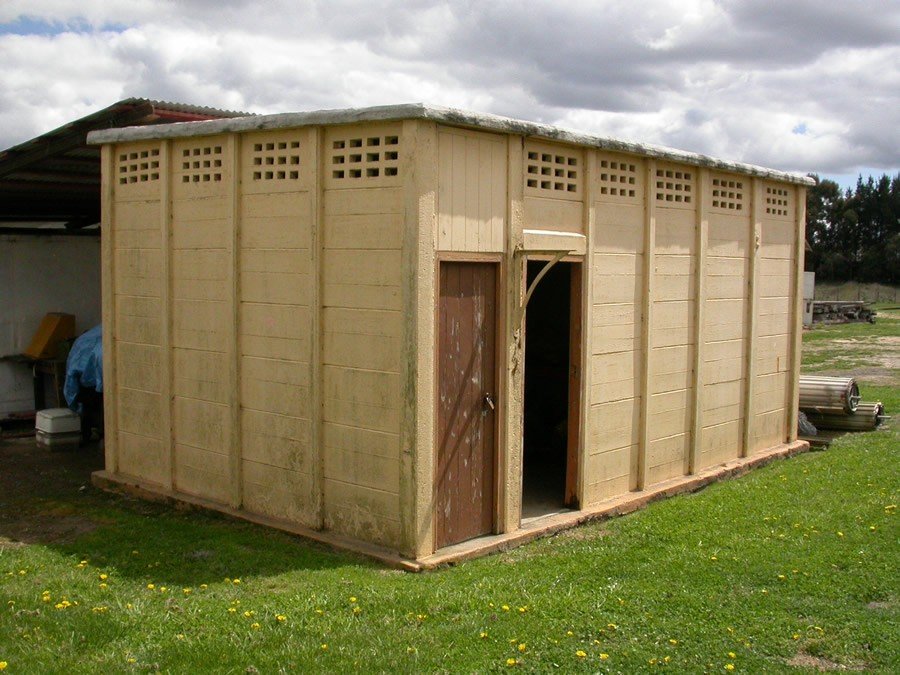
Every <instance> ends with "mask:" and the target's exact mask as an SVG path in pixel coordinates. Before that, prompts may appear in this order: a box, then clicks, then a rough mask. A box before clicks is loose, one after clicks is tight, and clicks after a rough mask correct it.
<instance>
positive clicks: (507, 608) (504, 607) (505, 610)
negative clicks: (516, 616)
mask: <svg viewBox="0 0 900 675" xmlns="http://www.w3.org/2000/svg"><path fill="white" fill-rule="evenodd" d="M500 609H502V610H503V611H504V612H508V611H509V605H503V606H502V607H501V608H500Z"/></svg>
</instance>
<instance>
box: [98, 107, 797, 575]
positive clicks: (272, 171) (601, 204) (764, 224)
mask: <svg viewBox="0 0 900 675" xmlns="http://www.w3.org/2000/svg"><path fill="white" fill-rule="evenodd" d="M90 140H91V142H93V143H95V144H102V145H103V151H102V158H103V159H102V162H103V203H102V211H103V223H102V229H103V234H102V259H103V282H102V283H103V316H104V346H105V352H104V359H105V361H104V368H105V387H106V429H107V439H106V470H105V471H104V472H101V474H99V475H98V476H97V480H98V482H100V483H103V484H105V485H110V484H115V483H120V484H125V485H134V486H138V487H140V488H143V489H144V490H147V491H150V492H153V493H157V494H161V495H167V496H171V497H175V498H178V499H182V500H186V501H190V502H195V503H200V504H203V505H205V506H209V507H212V508H217V509H220V510H223V511H226V512H229V513H235V514H238V515H242V516H244V517H247V518H249V519H251V520H256V521H258V522H265V523H268V524H273V525H276V526H280V527H284V528H286V529H289V530H293V531H297V532H301V533H304V534H308V535H310V536H314V537H317V538H320V539H325V540H328V541H332V542H335V543H343V544H345V545H348V546H352V547H356V548H360V549H364V550H367V551H369V552H375V553H381V554H383V555H384V556H385V557H389V556H390V555H396V556H398V559H399V558H403V559H408V560H418V561H425V562H426V563H427V562H428V561H435V560H440V559H443V558H441V556H442V555H444V556H452V555H453V554H454V553H456V554H459V555H462V554H464V553H465V551H475V550H478V549H479V548H481V549H485V548H489V547H490V546H496V545H503V544H504V542H506V543H509V542H514V541H516V539H517V537H518V538H519V539H521V538H522V537H523V536H524V535H525V534H527V533H528V532H536V531H539V530H540V528H541V527H542V523H543V524H547V523H562V524H571V523H574V522H577V521H578V520H580V519H583V518H584V517H586V516H589V515H591V514H597V513H602V512H604V510H606V511H609V510H610V509H613V510H614V508H615V507H616V505H620V506H621V505H622V504H626V503H634V499H635V498H637V499H638V501H639V500H640V499H641V498H642V495H644V496H646V495H657V494H664V493H665V494H668V493H669V492H671V491H672V490H674V489H677V488H678V486H685V485H692V484H693V485H696V484H697V483H696V479H697V478H698V477H703V476H715V475H720V474H721V473H722V471H724V470H725V469H728V470H733V468H734V467H736V466H744V465H747V466H749V465H750V464H752V463H753V462H754V458H764V457H769V456H773V455H776V454H778V453H786V452H790V451H792V450H796V449H798V448H800V447H801V446H802V443H798V442H797V437H796V426H797V425H796V417H797V396H798V387H797V380H798V369H799V364H800V333H801V319H802V283H803V275H802V270H803V252H804V247H803V242H804V226H805V192H806V186H807V185H809V184H810V181H809V180H808V179H807V178H805V177H803V176H798V175H794V174H787V173H782V172H778V171H772V170H768V169H763V168H760V167H755V166H749V165H744V164H738V163H734V162H724V161H719V160H715V159H712V158H709V157H704V156H700V155H695V154H690V153H685V152H679V151H675V150H669V149H664V148H658V147H650V146H643V145H637V144H630V143H625V142H621V141H616V140H612V139H608V138H601V137H596V136H590V135H585V134H577V133H571V132H566V131H562V130H560V129H557V128H554V127H550V126H546V125H541V124H533V123H528V122H522V121H517V120H511V119H506V118H500V117H494V116H488V115H478V114H473V113H467V112H462V111H458V110H450V109H444V108H434V107H429V106H425V105H418V104H415V105H400V106H389V107H380V108H367V109H357V110H338V111H321V112H311V113H298V114H283V115H272V116H258V117H253V118H242V119H227V120H216V121H209V122H195V123H189V124H169V125H160V126H154V127H146V128H130V129H112V130H108V131H100V132H94V133H93V134H92V135H91V137H90ZM691 481H694V482H693V483H692V482H691ZM628 500H632V501H631V502H628ZM463 542H468V543H463Z"/></svg>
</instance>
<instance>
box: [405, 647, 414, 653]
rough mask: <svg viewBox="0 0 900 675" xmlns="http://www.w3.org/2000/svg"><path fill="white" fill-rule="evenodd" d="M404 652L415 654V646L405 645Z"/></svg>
mask: <svg viewBox="0 0 900 675" xmlns="http://www.w3.org/2000/svg"><path fill="white" fill-rule="evenodd" d="M406 653H407V654H415V653H416V648H415V647H407V648H406Z"/></svg>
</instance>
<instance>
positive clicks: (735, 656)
mask: <svg viewBox="0 0 900 675" xmlns="http://www.w3.org/2000/svg"><path fill="white" fill-rule="evenodd" d="M728 658H729V659H736V658H737V654H735V653H734V652H728Z"/></svg>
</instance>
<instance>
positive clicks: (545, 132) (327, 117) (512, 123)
mask: <svg viewBox="0 0 900 675" xmlns="http://www.w3.org/2000/svg"><path fill="white" fill-rule="evenodd" d="M408 119H426V120H432V121H435V122H443V123H445V124H451V125H455V126H464V127H471V128H476V129H486V130H489V131H497V132H504V133H511V134H519V135H522V136H533V137H535V138H541V139H546V140H553V141H560V142H563V143H571V144H573V145H581V146H586V147H592V148H598V149H601V150H611V151H615V152H624V153H629V154H634V155H641V156H645V157H653V158H655V159H664V160H670V161H674V162H682V163H684V164H692V165H694V166H699V167H707V168H711V169H718V170H721V171H730V172H733V173H743V174H748V175H751V176H757V177H760V178H768V179H771V180H777V181H782V182H787V183H795V184H798V185H807V186H809V185H815V181H814V180H813V179H812V178H810V177H809V176H805V175H803V174H800V173H792V172H788V171H778V170H775V169H768V168H766V167H762V166H756V165H754V164H745V163H743V162H732V161H728V160H722V159H716V158H715V157H710V156H708V155H703V154H699V153H695V152H687V151H685V150H676V149H674V148H667V147H664V146H658V145H651V144H644V143H632V142H629V141H622V140H618V139H615V138H609V137H606V136H598V135H593V134H587V133H584V132H578V131H570V130H567V129H561V128H559V127H555V126H552V125H549V124H542V123H540V122H528V121H525V120H518V119H513V118H510V117H502V116H499V115H491V114H488V113H476V112H470V111H467V110H460V109H457V108H445V107H440V106H431V105H426V104H424V103H403V104H398V105H385V106H374V107H369V108H344V109H335V110H313V111H309V112H294V113H278V114H275V115H255V116H252V117H232V118H226V119H217V120H208V121H203V122H178V123H174V124H158V125H153V126H145V127H121V128H117V129H104V130H100V131H92V132H91V133H90V134H88V138H87V140H88V143H89V144H93V145H102V144H107V143H121V142H128V141H144V140H154V139H164V138H189V137H193V136H211V135H214V134H220V133H227V132H247V131H263V130H268V129H283V128H290V127H303V126H318V125H328V124H355V123H359V122H394V121H399V120H408Z"/></svg>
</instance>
